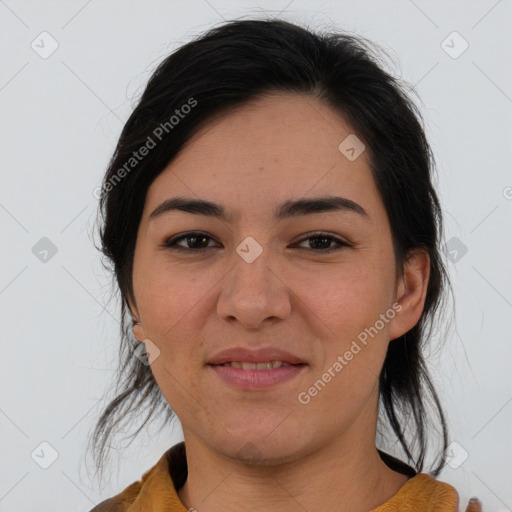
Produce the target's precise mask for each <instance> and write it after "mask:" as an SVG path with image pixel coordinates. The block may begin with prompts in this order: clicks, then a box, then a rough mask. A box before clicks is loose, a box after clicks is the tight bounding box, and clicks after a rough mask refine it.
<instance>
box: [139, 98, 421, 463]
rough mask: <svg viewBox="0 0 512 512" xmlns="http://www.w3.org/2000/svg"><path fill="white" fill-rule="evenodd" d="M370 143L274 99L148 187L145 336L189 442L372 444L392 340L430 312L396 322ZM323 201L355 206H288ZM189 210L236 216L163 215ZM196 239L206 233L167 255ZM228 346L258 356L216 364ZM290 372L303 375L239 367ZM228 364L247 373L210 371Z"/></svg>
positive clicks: (237, 452)
mask: <svg viewBox="0 0 512 512" xmlns="http://www.w3.org/2000/svg"><path fill="white" fill-rule="evenodd" d="M199 108H200V105H199ZM175 129H178V130H179V126H177V127H176V128H175ZM347 137H350V138H349V139H348V140H347V141H346V142H345V143H344V145H342V149H340V148H339V146H340V144H341V143H342V142H343V141H344V140H345V139H346V138H347ZM163 143H165V142H163ZM359 144H360V143H358V142H357V140H355V139H353V131H352V130H351V127H350V126H349V125H348V124H346V122H345V121H344V120H343V118H342V117H341V116H340V115H339V114H338V113H336V112H335V111H334V110H332V109H331V108H329V107H327V106H325V105H324V104H322V103H320V102H318V101H317V100H315V99H313V98H310V97H305V96H299V95H291V94H290V95H277V94H275V95H271V96H267V97H265V98H263V99H259V100H257V101H255V102H253V103H251V104H250V105H245V106H243V107H241V108H238V109H237V110H235V111H233V112H231V113H229V114H227V115H224V116H222V117H221V118H219V119H217V120H216V121H215V122H214V123H209V124H208V125H207V126H205V127H204V128H203V129H201V131H200V132H198V134H197V135H196V136H195V137H194V138H193V139H192V140H191V141H190V143H189V144H188V145H187V146H186V147H185V148H184V149H183V150H182V152H181V153H180V154H179V156H178V157H177V158H176V159H175V160H174V161H172V162H171V163H170V164H169V165H168V167H167V168H166V169H165V170H164V171H163V172H162V173H161V174H160V175H159V176H158V177H157V178H156V180H155V181H154V182H153V183H152V185H151V187H150V188H149V190H148V193H147V197H146V203H145V207H144V212H143V216H142V219H141V223H140V226H139V231H138V237H137V244H136V249H135V259H134V270H133V285H134V292H135V298H136V307H133V308H132V311H133V312H134V314H135V316H137V318H138V319H139V320H140V322H141V325H140V326H136V327H135V329H134V332H135V334H136V336H137V337H138V338H139V339H140V340H141V341H142V340H144V339H146V340H150V341H149V342H148V341H146V343H147V345H146V346H147V348H148V351H149V357H150V360H151V359H152V358H153V357H154V356H155V355H156V354H157V353H158V351H155V346H156V347H157V348H158V350H159V351H160V352H159V353H158V356H157V357H156V358H155V359H154V360H153V361H152V363H151V370H152V372H153V374H154V377H155V379H156V381H157V383H158V386H159V387H160V389H161V391H162V393H163V395H164V396H165V398H166V400H167V401H168V403H169V404H170V406H171V407H172V409H173V410H174V411H175V412H176V414H177V416H178V417H179V419H180V421H181V424H182V427H183V431H184V435H185V439H186V440H187V442H189V441H190V442H192V440H196V442H200V443H202V444H203V445H204V446H208V447H209V448H211V449H213V450H216V451H217V452H218V453H222V454H224V455H226V456H228V457H236V458H240V459H247V460H251V457H252V459H254V458H259V459H261V460H262V461H263V460H265V461H269V462H268V463H277V462H279V461H286V460H292V459H294V458H296V457H300V456H301V455H304V454H306V453H308V452H311V451H313V450H315V449H318V448H321V447H326V446H328V445H331V444H332V443H334V442H336V441H337V440H338V439H341V437H340V436H342V435H345V439H352V441H354V442H356V441H355V440H356V439H363V438H365V439H368V438H370V439H371V441H372V442H374V428H375V421H376V414H377V403H378V402H377V400H378V376H379V373H380V370H381V367H382V365H383V361H384V357H385V354H386V349H387V346H388V343H389V340H391V339H394V338H396V337H398V336H400V335H401V334H403V333H404V332H406V331H407V330H408V329H409V328H411V327H412V326H413V325H414V324H415V323H416V321H417V320H418V317H419V314H420V312H421V308H420V307H418V308H416V309H415V310H414V312H413V313H406V312H407V311H408V309H407V308H405V309H403V311H402V312H400V311H399V310H400V307H401V306H400V305H398V303H397V302H396V300H397V299H398V300H400V295H401V294H402V293H403V292H404V290H405V288H403V286H402V281H401V280H397V279H396V277H395V259H394V253H393V247H392V238H391V231H390V226H389V223H388V219H387V215H386V211H385V208H384V205H383V203H382V201H381V199H380V197H379V194H378V191H377V188H376V186H375V183H374V181H373V178H372V175H371V173H370V168H369V159H368V156H369V155H368V152H367V151H364V150H363V151H362V153H361V154H360V155H359V156H357V154H358V152H360V151H361V149H362V147H361V146H360V145H359ZM351 147H353V148H354V151H351V149H350V148H351ZM356 157H357V158H356ZM326 196H330V197H334V196H337V197H341V198H345V200H347V201H345V202H343V201H339V202H338V208H334V207H331V209H328V208H316V209H315V207H310V208H308V207H307V203H304V204H305V205H306V206H304V205H303V207H299V206H296V207H293V206H292V207H291V208H286V207H285V206H286V205H287V204H288V205H289V203H290V202H294V201H297V200H299V199H301V200H304V201H306V202H309V201H314V200H315V199H317V198H320V197H322V198H323V197H326ZM176 197H180V198H183V199H187V200H190V201H197V200H203V201H208V202H212V203H215V204H216V205H218V208H219V209H220V208H222V209H223V211H224V213H225V217H220V216H218V215H213V213H219V212H215V211H214V209H212V208H210V209H206V210H202V211H200V209H198V208H196V210H195V213H191V212H190V211H189V212H186V211H182V210H180V209H168V210H165V209H164V211H161V212H160V214H155V215H153V216H151V213H152V212H154V211H155V210H156V209H157V208H158V207H159V206H160V205H161V204H162V203H163V202H164V201H167V200H169V199H171V198H176ZM347 205H348V206H347ZM364 212H366V213H364ZM279 213H281V215H278V214H279ZM188 232H200V233H199V234H197V233H196V237H194V236H193V234H192V235H190V236H189V237H188V238H187V237H185V238H182V239H181V240H177V242H176V243H175V244H174V246H167V247H166V245H165V244H166V241H168V240H170V239H171V238H172V237H175V235H180V236H181V235H185V234H186V233H188ZM337 240H339V241H340V242H341V244H340V243H338V242H337ZM344 244H347V245H344ZM180 249H181V250H180ZM423 292H424V290H423ZM397 295H398V296H397ZM407 314H409V316H407ZM411 315H412V316H411ZM357 347H359V348H357ZM229 349H245V350H246V351H248V352H247V353H244V354H240V353H238V354H235V353H232V354H229V353H228V354H227V355H226V354H225V355H224V356H222V355H220V356H219V354H220V353H221V352H224V351H226V350H229ZM266 350H270V352H265V351H266ZM272 350H275V351H284V352H286V353H287V354H283V353H272ZM292 356H293V357H294V358H295V360H293V361H292V359H291V357H292ZM287 359H288V361H289V362H294V363H297V362H300V363H301V364H300V365H295V364H294V365H293V366H287V365H284V366H281V367H279V363H276V364H275V366H276V368H272V369H264V370H260V369H248V368H250V365H247V364H246V365H244V367H242V368H239V367H238V368H237V366H240V365H239V364H237V362H242V361H245V362H263V361H270V360H274V361H284V362H285V361H286V360H287ZM225 361H227V362H229V361H234V362H235V363H234V367H233V366H231V367H226V366H214V365H213V363H216V364H220V363H221V362H225ZM258 372H261V373H258ZM372 435H373V438H372Z"/></svg>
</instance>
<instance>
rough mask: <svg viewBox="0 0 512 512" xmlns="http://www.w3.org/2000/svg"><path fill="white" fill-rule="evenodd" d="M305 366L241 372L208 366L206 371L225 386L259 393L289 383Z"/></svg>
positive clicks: (227, 367) (240, 369)
mask: <svg viewBox="0 0 512 512" xmlns="http://www.w3.org/2000/svg"><path fill="white" fill-rule="evenodd" d="M306 367H307V365H306V364H297V365H295V366H280V367H279V368H272V369H271V370H243V369H242V368H233V367H232V366H214V365H208V369H209V370H210V371H212V372H213V373H214V374H215V375H217V376H218V377H220V378H221V379H222V380H223V381H224V382H226V383H227V384H229V385H231V386H233V387H235V388H238V389H242V390H243V391H260V390H264V389H268V388H273V387H275V386H277V385H279V384H283V383H285V382H286V381H290V380H291V379H293V378H295V377H296V376H297V375H299V374H300V373H302V372H303V371H304V370H305V368H306Z"/></svg>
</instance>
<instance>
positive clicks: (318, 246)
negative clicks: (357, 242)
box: [299, 233, 352, 253]
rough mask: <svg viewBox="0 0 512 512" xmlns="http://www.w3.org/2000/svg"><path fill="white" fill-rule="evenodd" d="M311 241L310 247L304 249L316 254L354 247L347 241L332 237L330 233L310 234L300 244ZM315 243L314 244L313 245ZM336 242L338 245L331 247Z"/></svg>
mask: <svg viewBox="0 0 512 512" xmlns="http://www.w3.org/2000/svg"><path fill="white" fill-rule="evenodd" d="M308 240H309V241H310V243H309V245H310V247H303V248H304V249H306V250H310V251H314V252H324V253H326V252H333V251H337V250H339V249H342V248H343V247H352V244H349V243H348V242H346V241H345V240H342V239H341V238H338V237H336V236H332V235H330V234H328V233H310V234H309V236H308V237H306V238H302V239H301V240H300V242H299V244H300V243H303V242H307V241H308ZM311 241H313V243H311ZM332 242H335V243H336V244H337V245H336V246H335V247H330V244H331V243H332Z"/></svg>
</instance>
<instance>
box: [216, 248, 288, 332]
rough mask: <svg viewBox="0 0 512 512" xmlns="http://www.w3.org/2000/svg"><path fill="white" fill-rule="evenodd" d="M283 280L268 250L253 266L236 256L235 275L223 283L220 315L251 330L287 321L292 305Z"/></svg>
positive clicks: (233, 267) (230, 273)
mask: <svg viewBox="0 0 512 512" xmlns="http://www.w3.org/2000/svg"><path fill="white" fill-rule="evenodd" d="M283 277H284V276H282V275H280V272H279V269H278V265H276V263H275V260H274V261H273V258H272V255H271V254H270V251H269V250H268V249H267V250H264V251H263V252H262V253H261V254H260V255H259V256H258V257H257V258H256V259H255V260H254V261H252V262H251V263H248V262H247V261H245V260H244V259H243V258H242V257H240V255H239V254H238V253H235V254H234V255H233V265H232V268H231V271H230V272H228V274H227V275H226V276H225V279H224V280H223V281H222V283H223V285H222V289H221V292H220V295H219V299H218V302H217V313H218V315H219V316H220V317H222V318H223V319H224V320H227V321H229V322H235V321H238V322H239V323H240V325H241V326H242V327H244V328H245V329H248V330H254V329H259V328H261V327H262V325H263V324H264V323H270V322H278V321H279V320H284V319H285V318H287V317H288V316H289V315H290V311H291V302H290V290H289V288H288V286H287V284H286V282H285V279H284V280H283Z"/></svg>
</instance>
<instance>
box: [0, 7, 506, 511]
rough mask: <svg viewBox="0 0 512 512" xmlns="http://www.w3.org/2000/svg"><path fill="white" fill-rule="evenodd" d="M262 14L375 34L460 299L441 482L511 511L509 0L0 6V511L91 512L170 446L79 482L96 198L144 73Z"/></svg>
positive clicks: (109, 328) (444, 369)
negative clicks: (425, 176) (413, 121)
mask: <svg viewBox="0 0 512 512" xmlns="http://www.w3.org/2000/svg"><path fill="white" fill-rule="evenodd" d="M277 15H279V16H280V17H282V18H284V19H286V20H289V21H292V22H298V23H300V24H307V25H309V26H311V27H312V28H320V29H327V30H330V29H336V28H337V29H339V30H348V31H350V32H354V33H358V34H361V35H363V36H365V37H367V38H369V39H371V40H373V41H375V42H376V43H378V44H380V45H381V46H382V47H383V48H384V49H385V50H386V51H388V52H390V53H391V54H392V55H393V56H394V57H395V58H396V61H397V64H398V68H397V69H396V70H395V74H398V75H399V76H401V77H402V78H403V79H405V80H407V81H408V82H409V83H410V84H412V85H414V86H415V89H416V91H417V93H418V95H419V97H420V98H421V104H420V107H421V109H422V112H423V114H424V116H425V121H426V123H427V135H428V137H429V139H430V142H431V145H432V147H433V150H434V153H435V156H436V160H437V163H438V170H439V192H440V197H441V200H442V203H443V207H444V212H445V222H446V229H445V237H446V241H447V250H448V252H449V254H450V256H449V258H450V266H449V270H450V275H451V279H452V282H453V284H454V288H455V304H456V309H455V316H456V320H455V325H454V327H453V328H452V330H451V332H450V335H449V337H448V339H447V340H446V341H445V343H444V346H443V347H442V349H439V350H435V351H433V352H432V355H431V357H430V359H429V368H430V369H431V372H432V374H433V377H434V380H435V382H436V384H437V386H438V390H439V393H440V396H441V398H442V400H443V405H444V407H445V410H446V411H447V413H448V419H449V425H450V432H451V439H450V441H452V442H453V443H454V444H453V445H452V450H451V455H450V460H449V462H450V465H448V466H447V468H446V469H445V470H444V471H443V472H442V474H441V475H440V476H439V479H441V480H443V481H446V482H448V483H450V484H452V485H454V486H455V487H456V489H457V490H458V492H459V495H460V498H461V510H462V506H464V507H465V505H466V504H467V501H468V499H469V497H470V496H472V495H476V496H478V497H479V498H480V499H481V500H482V501H483V502H484V510H485V512H494V511H498V512H500V511H512V487H511V485H510V481H511V476H512V471H511V469H510V461H511V460H512V442H511V435H512V428H511V427H512V385H511V384H512V377H511V360H512V335H511V330H510V326H509V324H508V322H509V319H510V318H511V313H512V275H511V271H510V262H511V259H510V254H511V251H512V222H511V221H512V173H511V167H510V162H511V160H512V151H511V135H512V128H511V126H512V123H511V113H512V80H511V78H512V73H511V65H510V64H511V62H510V60H511V59H510V53H511V52H510V50H511V48H512V46H511V45H512V36H511V31H510V26H512V23H511V22H512V5H511V2H510V0H508V1H506V0H502V1H496V0H481V1H426V0H414V1H413V0H395V1H390V0H388V1H382V0H380V1H377V0H375V1H359V2H356V1H349V0H340V1H312V0H310V1H306V0H295V1H293V0H292V1H290V0H270V1H259V2H257V1H234V0H232V1H227V0H188V1H184V0H183V1H154V0H153V1H147V2H143V1H126V0H125V1H100V0H89V1H86V0H79V1H74V0H73V1H66V2H65V1H60V2H55V1H54V2H51V1H48V2H45V1H35V0H34V1H21V0H0V42H1V45H2V65H1V67H0V109H1V124H0V137H1V147H2V159H1V187H0V225H1V228H2V239H3V240H4V243H3V246H2V251H1V262H2V263H1V267H0V308H1V313H2V316H1V318H2V324H1V332H2V358H1V363H0V364H1V366H0V373H1V375H2V381H1V384H2V385H1V391H0V429H1V434H2V435H1V437H0V443H1V444H0V453H1V454H2V455H1V458H0V459H1V468H0V511H2V512H17V511H24V512H32V511H38V512H50V511H52V512H53V511H56V510H66V511H69V512H75V511H76V512H78V511H87V510H90V509H91V508H92V507H93V506H94V505H95V504H96V503H98V502H99V501H102V500H103V499H105V498H107V497H110V496H112V495H114V494H117V493H118V492H120V491H121V490H122V489H124V488H125V487H126V486H127V485H129V484H130V483H132V482H134V481H135V480H138V479H139V478H140V477H141V475H142V473H143V472H144V471H145V470H147V469H148V468H149V467H151V466H152V465H153V464H154V463H155V462H156V461H157V460H158V458H160V456H161V455H162V454H163V452H164V451H165V450H166V449H168V448H169V447H170V446H172V445H173V444H175V443H176V442H178V441H180V440H181V439H182V438H181V430H180V427H179V424H178V423H174V425H169V428H166V429H164V430H163V431H162V432H160V433H159V434H157V433H156V425H157V424H156V423H155V427H151V428H148V429H147V430H146V431H145V432H144V433H143V434H141V435H140V436H139V437H138V438H137V439H136V440H135V441H134V442H133V444H131V445H130V446H129V447H127V448H126V449H125V450H120V451H119V452H118V453H117V454H116V453H114V454H113V457H112V464H111V467H110V471H111V472H112V474H113V476H112V479H111V480H110V482H109V483H108V485H107V486H106V487H104V488H102V489H100V488H99V486H98V484H97V482H96V481H93V480H91V478H90V476H91V475H92V468H89V471H87V464H89V466H90V465H91V460H90V458H88V459H87V460H86V459H85V445H86V441H87V436H88V435H89V434H90V432H91V430H92V427H93V426H94V423H95V422H96V420H97V419H98V415H99V413H100V411H101V409H102V407H103V405H104V404H105V402H104V401H103V400H102V397H103V394H104V392H105V391H106V390H107V389H108V388H109V386H110V385H111V383H112V378H113V376H114V370H115V368H116V365H117V357H116V354H117V348H118V318H119V311H118V309H117V305H116V303H115V302H110V303H108V304H107V300H108V297H109V294H110V291H109V290H110V289H109V286H110V277H109V276H108V275H106V274H105V272H104V270H103V268H102V266H101V263H100V255H99V253H98V252H97V251H96V249H95V248H94V245H93V239H92V238H91V232H92V231H93V230H94V221H95V216H96V208H97V199H96V197H95V196H94V193H93V192H94V189H95V188H96V187H98V186H99V185H100V183H101V179H102V176H103V173H104V171H105V168H106V165H107V163H108V160H109V158H110V156H111V153H112V151H113V149H114V146H115V143H116V141H117V138H118V136H119V134H120V131H121V129H122V127H123V124H124V122H125V121H126V120H127V118H128V116H129V114H130V112H131V110H132V105H133V104H134V102H135V101H136V99H137V95H138V94H140V93H141V92H142V90H143V87H144V85H145V81H146V80H147V79H148V77H149V75H150V73H151V71H152V70H153V69H154V67H155V66H156V64H157V63H159V62H160V61H161V60H162V59H163V58H164V57H165V56H166V55H168V53H170V52H171V51H172V50H173V49H175V48H176V47H178V46H180V45H181V44H183V43H185V42H187V41H189V40H190V39H191V38H193V37H195V36H196V35H198V34H200V33H202V32H203V31H204V30H206V29H208V28H211V27H212V26H214V25H217V24H219V23H221V22H222V21H223V20H224V19H225V20H228V19H233V18H239V17H255V16H256V17H262V16H277ZM415 101H416V102H417V100H415ZM417 103H418V102H417ZM137 427H138V425H137ZM120 437H122V435H121V436H120ZM117 441H120V439H117ZM120 446H121V447H122V443H121V445H120ZM396 453H397V454H398V455H400V453H399V452H398V451H397V452H396Z"/></svg>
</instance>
